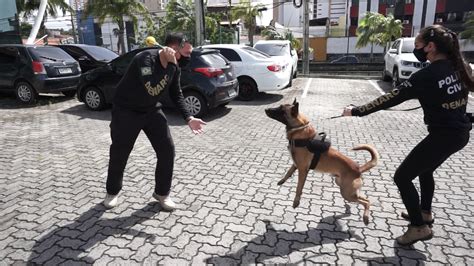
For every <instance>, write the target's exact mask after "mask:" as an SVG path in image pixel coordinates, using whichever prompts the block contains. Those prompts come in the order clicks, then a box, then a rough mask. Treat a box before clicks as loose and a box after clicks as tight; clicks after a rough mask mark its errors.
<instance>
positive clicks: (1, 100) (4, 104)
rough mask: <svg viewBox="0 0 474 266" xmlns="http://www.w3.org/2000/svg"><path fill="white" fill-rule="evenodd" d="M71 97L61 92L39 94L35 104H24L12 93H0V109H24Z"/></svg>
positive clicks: (59, 101)
mask: <svg viewBox="0 0 474 266" xmlns="http://www.w3.org/2000/svg"><path fill="white" fill-rule="evenodd" d="M72 98H73V97H67V96H64V95H62V94H46V95H43V94H41V95H40V96H39V97H38V101H37V102H36V103H35V104H24V103H21V102H19V101H18V100H17V99H16V98H15V96H14V95H13V94H9V93H4V92H1V93H0V109H26V108H34V107H39V106H46V105H51V104H55V103H61V102H65V101H69V100H71V99H72Z"/></svg>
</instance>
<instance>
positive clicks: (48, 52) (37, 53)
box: [28, 46, 74, 63]
mask: <svg viewBox="0 0 474 266" xmlns="http://www.w3.org/2000/svg"><path fill="white" fill-rule="evenodd" d="M28 52H30V54H31V57H33V59H34V60H37V61H40V62H46V63H51V62H63V61H66V60H67V61H73V60H74V59H73V58H71V56H70V55H69V54H67V53H66V52H64V51H63V50H62V49H61V48H58V47H48V46H34V47H28Z"/></svg>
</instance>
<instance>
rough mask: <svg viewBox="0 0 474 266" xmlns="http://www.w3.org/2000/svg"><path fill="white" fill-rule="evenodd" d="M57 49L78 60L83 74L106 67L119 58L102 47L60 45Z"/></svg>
mask: <svg viewBox="0 0 474 266" xmlns="http://www.w3.org/2000/svg"><path fill="white" fill-rule="evenodd" d="M56 46H57V47H59V48H61V49H63V50H64V51H65V52H66V53H68V54H69V55H70V56H72V57H73V58H74V59H76V61H77V62H79V65H80V66H81V69H82V73H86V72H87V71H89V70H92V69H94V68H98V67H101V66H104V65H106V64H107V63H108V62H110V61H112V60H114V59H115V58H117V57H118V54H116V53H115V52H113V51H111V50H109V49H107V48H104V47H100V46H95V45H87V44H60V45H56Z"/></svg>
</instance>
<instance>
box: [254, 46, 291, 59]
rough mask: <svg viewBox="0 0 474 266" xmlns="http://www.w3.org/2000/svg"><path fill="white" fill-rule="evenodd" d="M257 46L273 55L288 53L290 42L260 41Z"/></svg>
mask: <svg viewBox="0 0 474 266" xmlns="http://www.w3.org/2000/svg"><path fill="white" fill-rule="evenodd" d="M255 48H256V49H258V50H260V51H262V52H264V53H266V54H269V55H271V56H285V55H288V51H289V49H288V44H275V43H260V44H256V45H255Z"/></svg>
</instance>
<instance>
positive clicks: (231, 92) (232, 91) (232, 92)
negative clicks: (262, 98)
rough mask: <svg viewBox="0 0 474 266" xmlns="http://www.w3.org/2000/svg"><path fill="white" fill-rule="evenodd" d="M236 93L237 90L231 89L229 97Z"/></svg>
mask: <svg viewBox="0 0 474 266" xmlns="http://www.w3.org/2000/svg"><path fill="white" fill-rule="evenodd" d="M235 95H237V92H235V90H230V91H229V97H234V96H235Z"/></svg>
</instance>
